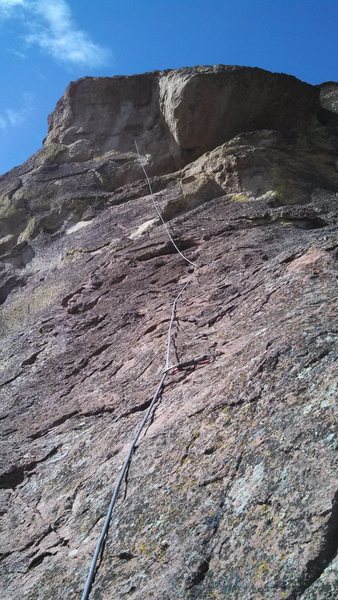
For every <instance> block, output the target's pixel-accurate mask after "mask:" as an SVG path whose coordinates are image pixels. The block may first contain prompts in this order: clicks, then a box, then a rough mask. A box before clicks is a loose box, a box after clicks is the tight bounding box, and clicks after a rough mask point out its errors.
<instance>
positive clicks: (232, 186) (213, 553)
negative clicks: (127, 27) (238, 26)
mask: <svg viewBox="0 0 338 600" xmlns="http://www.w3.org/2000/svg"><path fill="white" fill-rule="evenodd" d="M337 90H338V86H337V84H334V83H327V84H323V85H322V86H317V87H312V86H310V85H307V84H305V83H302V82H300V81H298V80H296V79H295V78H293V77H289V76H286V75H278V74H272V73H268V72H265V71H261V70H259V69H250V68H241V67H223V66H217V67H198V68H195V69H181V70H177V71H168V72H163V73H152V74H145V75H139V76H135V77H116V78H112V79H108V78H104V79H92V78H86V79H83V80H80V81H78V82H75V83H72V84H71V85H70V86H69V88H68V90H67V91H66V93H65V95H64V97H63V98H62V99H61V100H60V101H59V103H58V104H57V107H56V109H55V112H54V113H53V114H52V116H51V117H50V119H49V133H48V136H47V138H46V141H45V143H44V146H43V148H42V150H41V151H39V152H38V153H37V154H36V155H34V156H33V157H32V158H31V159H29V160H28V161H27V163H25V164H24V165H22V166H21V167H17V168H16V169H13V170H12V171H11V172H10V173H7V174H5V175H4V176H2V177H1V178H0V228H1V230H0V236H1V240H0V254H1V268H0V302H1V304H2V307H1V308H2V312H1V321H0V327H1V334H2V348H1V363H0V373H1V380H0V386H1V396H2V401H1V414H0V418H1V431H2V433H1V435H2V437H1V444H2V452H1V456H2V461H1V472H0V488H1V490H0V492H1V495H0V498H1V500H0V506H1V512H0V514H1V521H2V524H1V530H2V540H1V546H2V549H1V553H2V555H1V557H2V561H1V569H2V574H1V582H2V583H1V586H2V597H3V598H6V600H14V599H15V600H16V599H17V598H20V599H21V598H22V599H26V600H33V599H34V600H37V599H38V600H45V599H47V598H53V599H56V598H60V600H61V599H64V598H67V599H73V598H74V599H75V598H79V597H80V594H81V592H82V590H83V586H84V582H85V578H86V574H87V570H88V567H89V563H90V560H91V556H92V553H93V550H94V547H95V544H96V541H97V538H98V535H99V533H100V528H101V526H102V522H103V518H104V515H105V513H106V510H107V507H108V504H109V501H110V496H111V492H112V488H113V486H114V482H115V480H116V478H117V477H118V474H119V469H120V467H121V465H122V462H123V460H124V458H125V456H126V454H127V451H128V447H129V444H130V442H131V440H132V438H133V436H134V434H135V431H136V429H137V427H138V424H139V422H140V421H141V419H142V417H143V415H144V412H145V410H146V409H147V407H148V406H149V402H150V399H151V397H152V394H153V393H154V391H155V389H156V386H157V385H158V383H159V380H160V378H161V373H162V371H163V368H164V363H165V353H166V340H167V331H168V323H169V320H170V316H171V305H172V302H173V300H174V298H175V296H176V295H177V293H178V292H179V290H180V289H181V288H182V286H183V285H184V284H185V283H187V282H188V285H187V287H186V288H185V290H184V292H183V294H182V297H181V298H180V301H179V303H178V306H177V312H176V318H175V321H174V328H173V346H172V355H171V361H172V364H174V363H177V362H182V361H183V362H184V361H186V360H190V359H192V358H194V357H197V356H200V355H204V354H208V355H209V356H212V357H213V361H212V362H206V363H205V364H198V365H195V367H194V368H193V367H191V368H189V369H186V370H178V372H176V373H173V374H171V375H170V376H168V378H167V379H166V382H165V387H164V390H163V394H162V397H161V402H160V403H159V405H158V407H157V410H156V412H155V414H154V416H153V421H152V423H151V425H150V426H149V428H148V430H147V432H146V434H145V435H144V436H143V437H142V438H141V440H140V441H139V444H138V447H137V451H136V452H135V454H134V455H133V460H132V462H131V465H130V470H129V474H128V481H127V483H128V485H127V488H126V497H125V498H123V494H122V495H121V497H120V499H119V501H118V505H117V508H116V511H115V512H114V514H113V519H112V522H111V527H110V532H109V536H108V539H107V541H106V545H105V549H104V554H103V557H102V560H101V564H100V568H99V570H98V573H97V576H96V579H95V583H94V586H93V588H92V594H91V597H92V598H94V599H96V600H99V599H100V600H110V599H112V598H116V599H117V598H119V599H120V598H121V599H122V598H132V599H133V600H141V599H165V600H174V599H176V598H177V599H187V600H195V599H196V600H197V599H200V598H203V599H219V600H221V599H224V598H227V599H237V598H241V599H243V600H263V599H264V600H265V599H269V600H270V599H271V600H282V599H287V600H296V599H298V598H299V599H300V598H301V599H302V600H317V599H325V600H329V599H332V600H333V599H334V598H336V596H337V588H338V558H337V546H338V478H337V448H338V442H337V428H336V418H337V415H336V411H337V372H336V367H337V362H336V361H337V332H338V329H337V265H338V239H337V202H338V171H337V169H338V166H337V158H336V157H337V149H338V136H337V133H338V115H337V112H338V109H337V102H338V100H337V98H338V91H337ZM134 139H136V140H137V143H138V146H139V148H140V152H141V154H142V157H143V163H144V165H145V167H146V169H147V172H148V174H149V175H150V177H151V183H152V186H153V190H154V197H153V198H152V197H151V196H150V195H149V191H148V188H147V184H146V181H145V178H144V175H143V173H142V169H141V167H140V164H139V161H138V160H137V155H136V150H135V145H134ZM153 199H155V200H156V202H157V204H158V206H159V207H160V209H161V212H162V215H163V217H164V219H165V221H167V222H168V224H169V227H170V230H171V232H172V234H173V236H174V238H175V240H176V243H177V245H178V246H179V248H180V249H181V251H182V252H184V253H185V254H186V256H187V257H188V258H189V259H190V260H191V261H193V262H194V263H196V265H197V267H196V268H195V270H194V269H192V268H191V267H189V266H188V265H187V264H186V263H185V262H184V261H183V260H182V258H181V257H180V256H179V255H178V254H177V253H176V252H175V249H174V248H173V246H172V244H171V242H170V241H169V239H168V237H167V235H166V232H165V231H164V229H163V226H162V225H161V223H160V222H159V219H158V218H157V214H156V212H155V209H154V205H153Z"/></svg>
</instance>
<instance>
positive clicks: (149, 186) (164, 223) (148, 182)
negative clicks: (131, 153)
mask: <svg viewBox="0 0 338 600" xmlns="http://www.w3.org/2000/svg"><path fill="white" fill-rule="evenodd" d="M134 143H135V148H136V152H137V156H138V159H139V163H140V165H141V168H142V171H143V173H144V176H145V178H146V181H147V184H148V188H149V192H150V196H151V201H152V203H153V205H154V208H155V210H156V212H157V214H158V216H159V219H160V220H161V222H162V224H163V226H164V229H165V230H166V232H167V235H168V238H169V239H170V241H171V243H172V245H173V246H174V248H175V250H176V251H177V252H178V254H180V256H182V258H183V259H184V260H185V261H186V262H187V263H189V265H191V266H192V267H194V268H196V264H195V263H193V262H192V261H191V260H189V258H187V257H186V256H184V254H183V252H181V250H180V249H179V248H178V247H177V244H176V242H175V240H174V238H173V236H172V235H171V233H170V231H169V227H168V225H167V223H166V222H165V220H164V219H163V216H162V213H161V211H160V209H159V207H158V206H157V203H156V202H155V198H154V194H153V188H152V185H151V181H150V179H149V177H148V174H147V171H146V170H145V167H144V164H143V162H142V158H141V155H140V152H139V149H138V145H137V141H136V140H134Z"/></svg>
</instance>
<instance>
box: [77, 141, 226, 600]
mask: <svg viewBox="0 0 338 600" xmlns="http://www.w3.org/2000/svg"><path fill="white" fill-rule="evenodd" d="M134 142H135V147H136V151H137V155H138V158H139V162H140V165H141V167H142V170H143V173H144V175H145V178H146V180H147V183H148V187H149V192H150V195H151V198H152V202H153V205H154V207H155V209H156V212H157V214H158V216H159V218H160V220H161V222H162V223H163V225H164V228H165V230H166V233H167V235H168V237H169V239H170V241H171V243H172V244H173V246H174V247H175V249H176V251H177V252H178V254H180V256H181V257H182V258H183V259H184V260H185V261H186V262H187V263H189V264H190V265H191V266H193V267H194V269H195V268H196V264H195V263H193V262H192V261H191V260H189V258H187V257H186V256H184V254H182V252H181V251H180V250H179V248H178V247H177V245H176V243H175V241H174V239H173V237H172V235H171V233H170V231H169V228H168V226H167V224H166V222H165V221H164V219H163V217H162V214H161V211H160V209H159V207H158V206H157V204H156V202H155V200H154V195H153V191H152V186H151V182H150V179H149V177H148V174H147V172H146V170H145V168H144V165H143V163H142V159H141V156H140V153H139V149H138V146H137V142H136V140H134ZM189 283H190V279H189V280H188V281H187V282H186V283H185V284H184V285H183V287H182V288H181V289H180V291H179V292H178V294H177V296H176V297H175V299H174V301H173V303H172V307H171V317H170V322H169V326H168V334H167V348H166V360H165V368H164V370H163V371H162V375H161V379H160V382H159V384H158V386H157V388H156V391H155V393H154V395H153V397H152V400H151V402H150V404H149V406H148V408H147V411H146V413H145V415H144V417H143V419H142V421H141V423H140V425H139V427H138V429H137V431H136V434H135V436H134V439H133V440H132V442H131V444H130V446H129V450H128V453H127V456H126V458H125V460H124V463H123V466H122V469H121V472H120V475H119V477H118V479H117V481H116V483H115V487H114V489H113V493H112V496H111V500H110V504H109V507H108V510H107V513H106V516H105V519H104V523H103V526H102V529H101V533H100V536H99V538H98V540H97V543H96V546H95V550H94V554H93V557H92V560H91V563H90V567H89V571H88V575H87V579H86V583H85V587H84V590H83V593H82V596H81V600H88V598H89V595H90V592H91V589H92V586H93V583H94V579H95V575H96V571H97V562H98V560H99V558H100V556H101V553H102V551H103V548H104V544H105V541H106V538H107V535H108V530H109V525H110V520H111V517H112V514H113V510H114V508H115V505H116V502H117V500H118V496H119V492H120V489H121V486H122V483H123V481H124V480H126V478H127V476H128V471H129V466H130V463H131V459H132V456H133V453H134V452H135V449H136V446H137V442H138V440H139V438H140V436H141V433H142V431H143V429H144V428H145V426H146V425H147V423H148V421H149V420H150V419H152V417H153V415H154V411H155V410H156V405H157V402H158V400H159V398H160V396H161V394H162V391H163V387H164V381H165V379H166V377H167V376H168V375H174V374H175V373H177V372H178V371H183V370H187V369H192V368H195V367H196V366H197V365H203V364H209V363H210V362H212V361H213V360H214V356H213V355H211V354H204V355H203V356H198V357H196V358H193V359H191V360H189V361H186V362H182V363H178V364H175V365H172V366H170V352H171V346H172V328H173V324H174V320H175V314H176V307H177V302H178V300H179V299H180V297H181V296H182V294H183V292H184V290H185V289H186V288H187V286H188V284H189ZM150 423H151V421H150Z"/></svg>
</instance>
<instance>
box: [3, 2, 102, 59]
mask: <svg viewBox="0 0 338 600" xmlns="http://www.w3.org/2000/svg"><path fill="white" fill-rule="evenodd" d="M23 14H24V15H25V16H26V17H27V16H28V19H27V18H26V20H25V24H26V26H27V27H28V28H29V33H27V35H26V36H25V39H26V42H28V43H29V44H32V45H36V46H39V47H40V48H41V49H42V50H43V51H45V52H47V54H49V55H50V56H52V57H53V58H54V59H56V60H57V61H60V62H63V63H68V64H71V65H73V66H87V67H98V66H100V65H104V64H106V63H107V62H109V59H110V58H111V53H110V51H109V50H107V49H106V48H103V47H102V46H101V45H100V44H96V43H95V42H93V40H92V39H91V38H90V36H89V35H88V34H87V33H86V32H85V31H82V30H81V29H78V28H77V27H76V25H75V23H74V21H73V18H72V13H71V10H70V7H69V5H68V4H67V2H66V1H65V0H0V16H3V17H6V18H9V17H13V18H21V17H22V16H23Z"/></svg>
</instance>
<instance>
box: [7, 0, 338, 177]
mask: <svg viewBox="0 0 338 600" xmlns="http://www.w3.org/2000/svg"><path fill="white" fill-rule="evenodd" d="M0 44H1V48H0V50H1V51H0V69H1V72H0V76H1V94H0V173H3V172H5V171H7V170H9V169H10V168H12V167H13V166H15V165H18V164H20V163H21V162H23V161H24V160H26V159H27V158H28V157H29V156H30V155H31V154H32V153H33V152H35V151H36V150H37V149H38V148H39V147H40V146H41V142H42V139H43V138H44V137H45V135H46V133H47V116H48V114H49V113H50V112H51V111H52V110H53V108H54V106H55V104H56V102H57V100H58V99H59V98H60V96H61V95H62V94H63V92H64V90H65V88H66V86H67V85H68V83H69V82H70V81H71V80H74V79H78V78H79V77H83V76H85V75H92V76H112V75H117V74H131V73H141V72H144V71H151V70H154V69H167V68H174V67H180V66H190V65H197V64H218V63H224V64H238V65H249V66H258V67H262V68H265V69H269V70H271V71H278V72H284V73H290V74H292V75H296V76H297V77H299V78H300V79H303V80H304V81H308V82H310V83H314V84H317V83H321V82H323V81H337V80H338V0H208V1H207V0H95V1H94V0H0Z"/></svg>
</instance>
